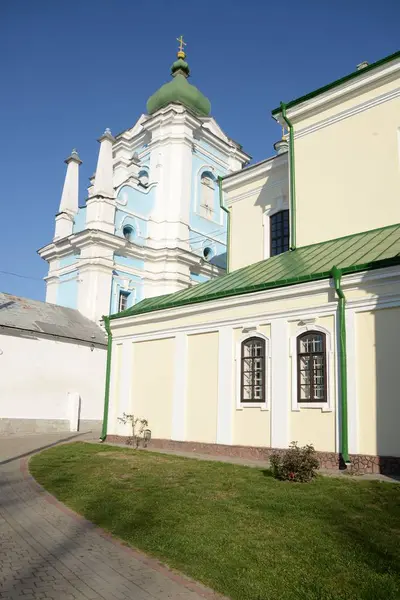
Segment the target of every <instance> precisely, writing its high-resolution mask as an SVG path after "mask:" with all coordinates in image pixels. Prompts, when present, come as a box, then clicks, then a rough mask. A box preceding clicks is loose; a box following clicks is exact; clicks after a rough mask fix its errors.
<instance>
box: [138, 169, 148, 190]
mask: <svg viewBox="0 0 400 600" xmlns="http://www.w3.org/2000/svg"><path fill="white" fill-rule="evenodd" d="M138 177H139V183H140V184H141V185H142V186H143V187H147V186H148V185H149V173H148V171H147V169H141V170H140V171H139V175H138Z"/></svg>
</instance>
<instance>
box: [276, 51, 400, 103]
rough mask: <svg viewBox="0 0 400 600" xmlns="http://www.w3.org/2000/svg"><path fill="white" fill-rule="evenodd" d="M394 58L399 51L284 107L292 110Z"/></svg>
mask: <svg viewBox="0 0 400 600" xmlns="http://www.w3.org/2000/svg"><path fill="white" fill-rule="evenodd" d="M396 58H400V50H399V51H397V52H394V53H393V54H390V55H389V56H385V58H381V59H380V60H377V61H376V62H374V63H371V64H370V65H368V67H364V68H363V69H360V70H359V71H352V72H351V73H349V74H348V75H344V77H341V78H340V79H336V80H335V81H332V82H331V83H328V84H327V85H324V86H322V87H319V88H317V89H316V90H314V91H312V92H309V93H308V94H304V95H303V96H300V97H299V98H296V99H295V100H291V101H290V102H288V103H287V104H286V103H285V106H286V108H292V107H293V106H297V105H298V104H301V103H302V102H306V101H307V100H311V98H315V97H316V96H319V95H320V94H323V93H324V92H327V91H329V90H331V89H332V88H335V87H337V86H339V85H341V84H342V83H346V82H347V81H350V80H351V79H355V78H356V77H359V76H361V75H364V74H365V73H368V72H369V71H373V70H374V69H376V68H377V67H381V66H382V65H384V64H386V63H388V62H390V61H392V60H395V59H396ZM281 110H282V109H281V107H280V106H279V107H277V108H274V110H273V111H272V115H276V114H279V113H280V112H281Z"/></svg>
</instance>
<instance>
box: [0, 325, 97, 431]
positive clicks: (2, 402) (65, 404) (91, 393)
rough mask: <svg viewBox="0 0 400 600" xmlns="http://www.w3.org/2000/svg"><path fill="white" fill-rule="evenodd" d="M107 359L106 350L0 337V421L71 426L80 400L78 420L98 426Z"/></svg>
mask: <svg viewBox="0 0 400 600" xmlns="http://www.w3.org/2000/svg"><path fill="white" fill-rule="evenodd" d="M106 356H107V351H106V348H104V349H100V348H94V349H93V350H91V348H90V346H89V345H87V346H86V345H83V344H78V343H72V342H67V341H55V340H53V339H44V338H38V337H31V336H30V334H29V335H26V336H24V337H23V336H22V334H21V335H18V336H17V335H9V334H4V333H1V334H0V374H1V376H0V419H35V420H50V421H53V420H67V421H68V422H70V417H71V415H73V414H74V411H73V410H71V402H75V401H76V400H75V399H74V397H75V398H76V394H79V396H80V420H81V421H85V420H91V421H101V420H102V417H103V403H104V380H105V364H106ZM69 428H70V427H68V429H69ZM71 430H73V425H71Z"/></svg>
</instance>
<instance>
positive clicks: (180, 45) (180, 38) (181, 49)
mask: <svg viewBox="0 0 400 600" xmlns="http://www.w3.org/2000/svg"><path fill="white" fill-rule="evenodd" d="M176 40H177V41H178V42H179V51H178V58H185V56H186V54H185V51H184V49H183V48H184V46H186V42H184V41H183V35H181V36H180V37H178V38H176Z"/></svg>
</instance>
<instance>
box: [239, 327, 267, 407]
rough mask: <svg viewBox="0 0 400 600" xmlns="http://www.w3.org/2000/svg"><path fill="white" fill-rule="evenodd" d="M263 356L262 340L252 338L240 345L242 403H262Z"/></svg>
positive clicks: (263, 345) (263, 344) (263, 346)
mask: <svg viewBox="0 0 400 600" xmlns="http://www.w3.org/2000/svg"><path fill="white" fill-rule="evenodd" d="M264 354H265V343H264V341H263V340H260V339H257V338H252V339H249V340H246V341H245V342H243V343H242V360H241V363H242V376H241V387H242V391H241V400H242V402H263V401H264V399H265V398H264V360H265V358H264Z"/></svg>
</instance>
